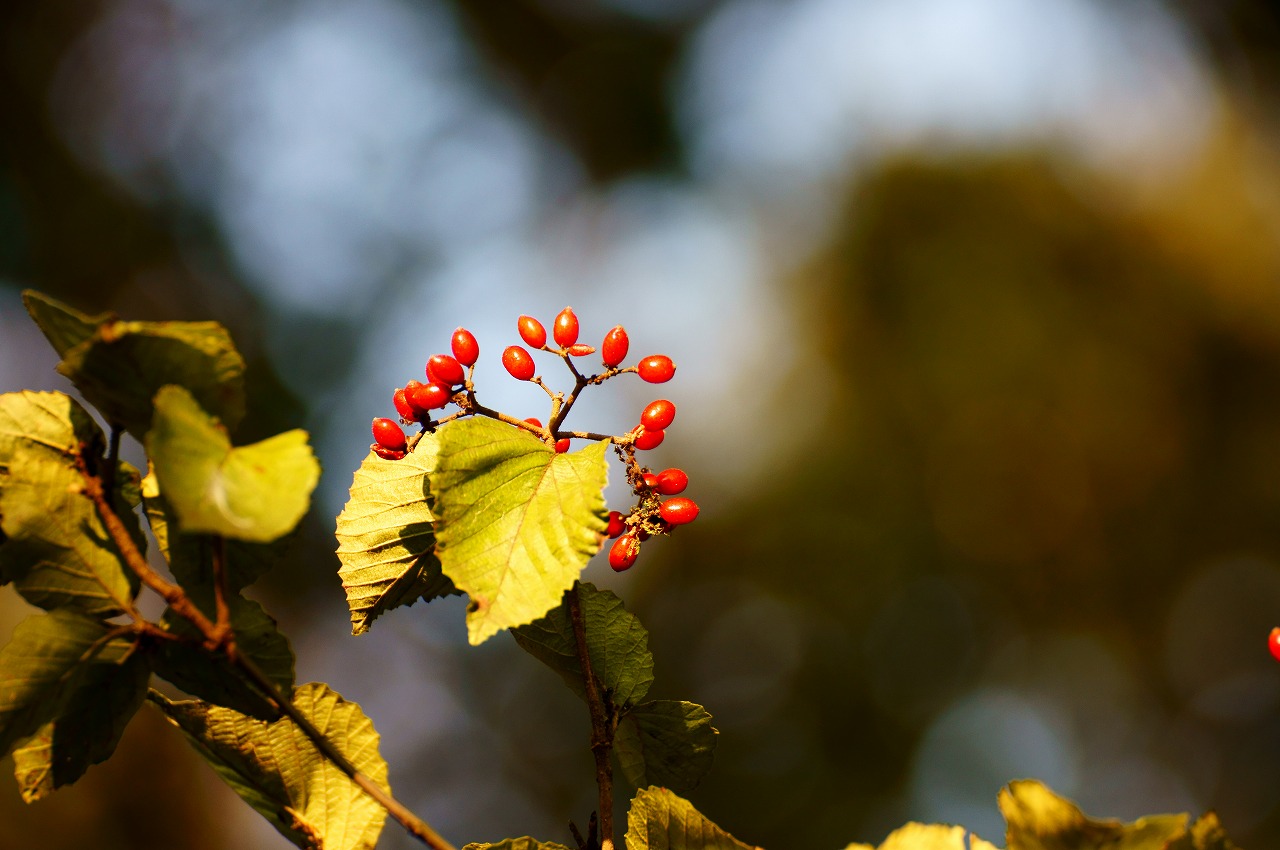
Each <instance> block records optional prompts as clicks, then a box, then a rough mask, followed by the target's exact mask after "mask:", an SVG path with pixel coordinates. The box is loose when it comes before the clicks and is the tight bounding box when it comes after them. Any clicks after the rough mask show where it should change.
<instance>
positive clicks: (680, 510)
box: [658, 496, 698, 525]
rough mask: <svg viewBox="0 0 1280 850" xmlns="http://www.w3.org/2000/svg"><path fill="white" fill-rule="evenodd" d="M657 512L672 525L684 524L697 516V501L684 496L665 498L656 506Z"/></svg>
mask: <svg viewBox="0 0 1280 850" xmlns="http://www.w3.org/2000/svg"><path fill="white" fill-rule="evenodd" d="M658 514H659V515H660V516H661V517H662V518H663V519H665V520H666V521H667V522H669V523H671V524H672V525H684V524H685V523H689V522H693V521H694V520H695V519H697V518H698V503H697V502H695V501H694V500H693V499H686V498H685V497H684V496H676V497H675V498H674V499H667V500H666V501H665V502H663V503H662V505H661V506H659V508H658Z"/></svg>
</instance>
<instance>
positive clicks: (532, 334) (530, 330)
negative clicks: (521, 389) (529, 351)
mask: <svg viewBox="0 0 1280 850" xmlns="http://www.w3.org/2000/svg"><path fill="white" fill-rule="evenodd" d="M516 329H517V330H518V331H520V338H521V339H522V340H524V341H525V344H526V345H531V346H533V347H534V348H542V346H544V345H546V344H547V329H546V328H544V327H543V326H542V322H539V321H538V320H537V319H535V318H534V317H533V316H521V317H520V318H519V319H517V320H516ZM507 350H508V351H510V350H511V349H507ZM522 380H528V378H524V379H522Z"/></svg>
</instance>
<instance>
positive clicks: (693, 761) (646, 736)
mask: <svg viewBox="0 0 1280 850" xmlns="http://www.w3.org/2000/svg"><path fill="white" fill-rule="evenodd" d="M719 734H720V733H719V732H717V731H716V730H715V728H714V727H713V726H712V725H711V715H710V714H708V713H707V710H706V709H705V708H703V707H702V706H700V705H697V704H695V703H692V702H681V701H678V700H665V699H664V700H653V701H651V702H642V703H640V704H639V705H637V706H636V707H635V708H633V709H632V710H631V711H630V712H628V713H627V714H626V715H625V716H624V717H623V718H622V722H621V723H619V724H618V731H617V736H616V737H615V738H614V741H613V746H614V750H613V751H614V753H615V754H616V755H617V757H618V765H619V767H621V768H622V774H623V776H625V777H626V778H627V781H628V782H630V783H631V784H632V785H634V786H635V787H637V788H643V787H645V786H646V785H662V786H664V787H667V788H670V789H671V790H673V791H676V792H678V793H682V794H684V793H688V792H690V791H692V790H693V789H694V788H696V787H698V783H699V782H701V781H702V778H703V777H704V776H706V775H707V771H708V770H710V769H711V760H712V756H713V754H714V753H715V749H716V736H717V735H719Z"/></svg>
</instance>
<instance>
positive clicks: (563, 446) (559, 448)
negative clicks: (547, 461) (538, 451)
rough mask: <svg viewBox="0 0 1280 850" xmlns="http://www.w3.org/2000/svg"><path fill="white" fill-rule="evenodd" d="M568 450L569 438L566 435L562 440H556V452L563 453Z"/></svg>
mask: <svg viewBox="0 0 1280 850" xmlns="http://www.w3.org/2000/svg"><path fill="white" fill-rule="evenodd" d="M567 451H569V438H568V437H565V438H564V439H562V440H556V454H560V455H562V454H564V453H565V452H567Z"/></svg>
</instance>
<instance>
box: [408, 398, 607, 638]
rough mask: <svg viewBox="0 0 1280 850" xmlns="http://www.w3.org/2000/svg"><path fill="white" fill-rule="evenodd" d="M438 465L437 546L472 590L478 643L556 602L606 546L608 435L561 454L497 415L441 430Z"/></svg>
mask: <svg viewBox="0 0 1280 850" xmlns="http://www.w3.org/2000/svg"><path fill="white" fill-rule="evenodd" d="M438 440H439V447H438V456H437V462H436V468H435V469H434V471H431V472H429V473H428V475H429V477H430V482H431V484H430V489H431V495H432V498H433V499H434V510H435V514H436V516H437V523H438V524H437V527H436V555H437V557H439V559H440V565H441V568H442V569H443V570H444V574H445V575H447V576H448V577H449V578H450V579H452V580H453V583H454V585H455V586H456V587H457V588H458V589H459V590H462V591H464V592H465V593H466V594H467V595H468V596H470V597H471V601H470V604H469V606H468V609H467V637H468V639H469V640H470V641H471V643H473V644H478V643H481V642H482V641H484V640H485V639H486V638H488V637H490V636H492V635H493V634H495V633H496V632H499V631H501V630H502V629H507V628H511V627H512V626H520V625H523V624H525V623H530V622H532V621H533V620H536V619H537V618H538V617H541V616H542V615H543V614H545V613H546V612H547V611H549V610H551V609H552V608H553V607H554V606H555V605H556V604H557V603H558V602H559V601H560V597H561V596H562V595H563V593H564V592H565V591H566V590H567V589H569V587H570V586H571V585H572V584H573V582H574V580H575V579H577V577H578V575H579V574H580V573H581V572H582V568H583V567H584V566H586V563H587V561H588V560H589V559H590V558H591V556H592V555H594V554H595V553H596V550H597V549H598V548H599V539H600V535H601V534H602V533H603V532H604V529H605V503H604V486H605V483H606V479H607V475H608V465H607V463H606V460H605V443H604V442H598V443H594V444H592V445H589V446H587V447H586V448H584V449H582V450H581V451H578V452H572V453H567V454H556V453H555V452H554V451H553V450H552V449H551V447H549V446H547V445H544V444H543V443H541V442H539V441H538V440H536V439H534V438H532V437H531V436H530V435H529V434H527V433H525V432H524V431H522V430H520V429H518V428H514V427H512V426H510V425H507V424H504V423H502V422H498V421H496V420H493V419H482V418H476V419H464V420H460V421H457V422H451V423H449V424H448V425H445V426H444V427H442V428H441V429H440V430H439V432H438Z"/></svg>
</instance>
